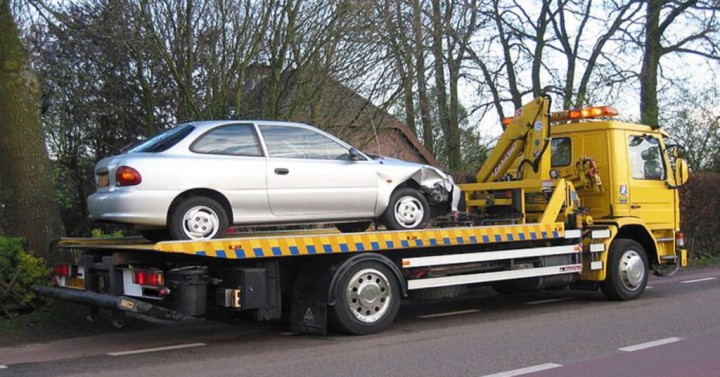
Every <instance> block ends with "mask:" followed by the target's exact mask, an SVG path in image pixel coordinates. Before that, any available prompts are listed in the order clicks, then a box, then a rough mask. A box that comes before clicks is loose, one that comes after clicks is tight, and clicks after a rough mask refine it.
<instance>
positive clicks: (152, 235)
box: [140, 229, 172, 242]
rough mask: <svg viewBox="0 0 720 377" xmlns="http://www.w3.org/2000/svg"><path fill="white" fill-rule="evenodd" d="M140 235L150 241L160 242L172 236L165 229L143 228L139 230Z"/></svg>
mask: <svg viewBox="0 0 720 377" xmlns="http://www.w3.org/2000/svg"><path fill="white" fill-rule="evenodd" d="M140 235H141V236H143V238H145V239H146V240H148V241H150V242H160V241H165V240H171V239H172V236H171V235H170V232H169V231H168V230H167V229H145V230H141V231H140Z"/></svg>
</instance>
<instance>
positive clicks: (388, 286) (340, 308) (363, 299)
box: [329, 261, 400, 335]
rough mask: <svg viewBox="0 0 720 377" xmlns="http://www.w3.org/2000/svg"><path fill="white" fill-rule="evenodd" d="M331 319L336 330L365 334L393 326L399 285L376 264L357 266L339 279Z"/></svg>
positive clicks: (382, 267) (385, 268)
mask: <svg viewBox="0 0 720 377" xmlns="http://www.w3.org/2000/svg"><path fill="white" fill-rule="evenodd" d="M336 289H337V291H336V297H337V303H336V304H335V305H334V306H332V307H331V308H330V312H329V314H330V320H331V322H332V324H333V325H334V327H335V328H336V329H337V330H340V331H342V332H346V333H350V334H357V335H366V334H375V333H378V332H381V331H383V330H385V329H386V328H388V327H389V326H390V324H392V322H393V320H394V319H395V316H396V315H397V313H398V310H399V309H400V285H399V284H398V282H397V279H396V278H395V276H394V275H393V273H392V271H390V269H389V268H387V267H386V266H385V265H383V264H381V263H378V262H375V261H365V262H361V263H358V264H357V265H355V266H353V267H352V268H350V269H349V270H347V271H345V272H344V273H343V274H342V275H341V276H340V282H339V284H338V285H337V288H336Z"/></svg>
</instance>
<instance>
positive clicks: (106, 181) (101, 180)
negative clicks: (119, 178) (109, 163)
mask: <svg viewBox="0 0 720 377" xmlns="http://www.w3.org/2000/svg"><path fill="white" fill-rule="evenodd" d="M109 185H110V178H109V176H108V174H107V173H103V174H100V175H98V180H97V187H108V186H109Z"/></svg>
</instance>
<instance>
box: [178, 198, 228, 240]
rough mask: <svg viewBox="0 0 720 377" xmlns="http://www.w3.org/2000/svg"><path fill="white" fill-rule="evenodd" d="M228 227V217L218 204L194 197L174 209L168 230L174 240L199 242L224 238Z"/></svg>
mask: <svg viewBox="0 0 720 377" xmlns="http://www.w3.org/2000/svg"><path fill="white" fill-rule="evenodd" d="M228 226H229V225H228V216H227V214H226V213H225V210H224V209H223V207H222V206H221V205H220V204H219V203H218V202H216V201H215V200H213V199H210V198H207V197H204V196H195V197H191V198H188V199H185V200H183V201H182V202H181V203H180V204H179V205H178V206H177V207H175V209H174V210H173V212H172V214H171V215H170V224H169V230H170V234H171V235H172V238H173V239H176V240H201V239H211V238H222V237H224V236H225V232H227V228H228Z"/></svg>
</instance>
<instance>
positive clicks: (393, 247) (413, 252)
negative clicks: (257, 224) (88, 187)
mask: <svg viewBox="0 0 720 377" xmlns="http://www.w3.org/2000/svg"><path fill="white" fill-rule="evenodd" d="M550 106H551V100H550V98H549V97H547V96H539V97H537V98H535V99H533V100H532V101H531V102H529V103H527V104H526V105H524V106H523V107H522V108H520V109H518V110H517V111H516V112H515V115H514V116H513V117H512V118H511V119H507V120H506V121H503V124H504V127H505V128H504V131H503V133H502V135H501V136H500V138H499V141H498V143H497V145H496V147H495V148H494V149H493V150H492V152H491V153H490V155H489V156H488V158H487V160H486V161H485V163H484V164H483V166H482V167H481V168H480V170H479V171H478V172H477V175H476V177H475V179H474V182H472V183H465V184H461V185H460V187H461V189H462V192H463V196H464V203H465V211H463V212H458V213H454V214H452V215H451V216H446V217H444V218H441V219H439V221H437V223H436V226H435V227H433V228H429V229H421V230H412V231H383V230H377V229H376V230H375V231H368V232H361V233H354V234H347V233H338V232H337V231H333V230H327V229H311V230H299V231H282V232H260V233H242V234H234V235H231V237H230V238H225V239H220V240H207V241H165V242H158V243H146V242H142V241H141V240H140V239H137V238H136V239H132V238H123V239H114V240H107V239H77V238H75V239H63V240H61V241H60V242H59V243H58V245H57V247H58V248H59V249H61V250H66V251H71V253H72V254H73V255H75V256H76V258H75V259H76V260H75V261H74V262H73V263H59V264H57V265H55V267H54V274H55V281H56V282H57V286H53V287H46V286H38V287H35V291H36V292H37V293H39V294H41V295H45V296H49V297H53V298H58V299H64V300H70V301H74V302H78V303H82V304H86V305H88V306H89V307H90V315H89V318H90V319H96V318H98V315H99V313H100V310H101V309H109V310H110V313H111V315H112V317H111V319H112V321H113V323H114V324H115V325H117V326H121V325H122V324H123V323H124V318H125V314H126V313H128V312H131V313H138V314H142V315H147V316H152V317H157V318H164V319H175V320H180V319H183V318H186V317H205V318H208V319H218V320H223V319H233V318H236V317H243V318H250V319H254V320H259V321H263V320H275V319H281V318H283V319H287V320H289V324H290V327H291V329H292V330H293V331H299V332H307V333H319V334H326V333H327V332H328V328H333V329H336V330H338V331H341V332H346V333H351V334H371V333H377V332H381V331H383V330H385V329H387V328H388V327H389V326H390V325H391V324H392V322H393V320H394V319H395V317H396V315H397V313H398V310H399V307H400V303H401V301H402V300H403V299H405V298H407V297H408V296H409V295H410V294H411V293H414V292H420V293H422V292H427V290H437V289H446V287H447V289H449V288H453V287H458V286H479V285H490V286H492V287H493V288H495V289H496V290H498V291H499V292H501V293H513V292H519V291H536V290H542V289H582V290H595V291H598V290H599V291H601V292H602V294H604V295H605V296H606V297H607V298H609V299H611V300H621V301H622V300H632V299H636V298H638V297H640V296H641V295H642V293H643V291H644V290H645V287H646V284H647V281H648V276H649V275H650V272H651V271H653V272H654V273H656V274H658V275H670V274H672V273H674V272H675V271H677V270H678V269H679V268H680V267H682V266H686V264H687V250H686V249H685V245H684V241H683V234H682V233H681V232H680V229H679V219H680V211H679V197H678V190H677V188H678V186H680V185H682V184H683V183H685V182H686V181H687V179H688V168H687V163H686V162H685V161H684V160H683V159H682V148H681V147H680V146H677V145H669V144H666V139H668V135H667V134H666V133H664V132H663V131H662V130H659V129H655V128H653V127H650V126H646V125H640V124H631V123H624V122H618V121H614V120H610V117H612V116H614V115H617V112H616V111H615V110H614V109H613V108H612V107H592V108H584V109H578V110H565V111H557V112H550Z"/></svg>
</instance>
